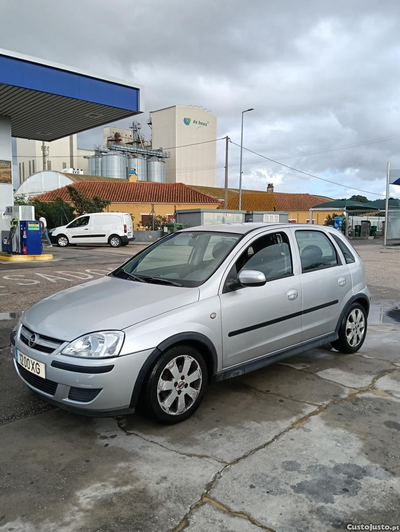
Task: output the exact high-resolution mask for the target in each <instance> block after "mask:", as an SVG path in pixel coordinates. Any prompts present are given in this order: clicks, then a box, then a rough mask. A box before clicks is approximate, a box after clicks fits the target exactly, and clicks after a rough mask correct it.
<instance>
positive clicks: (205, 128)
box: [150, 105, 217, 187]
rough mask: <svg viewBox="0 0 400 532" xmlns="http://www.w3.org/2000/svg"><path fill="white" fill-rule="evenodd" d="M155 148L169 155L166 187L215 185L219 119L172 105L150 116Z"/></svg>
mask: <svg viewBox="0 0 400 532" xmlns="http://www.w3.org/2000/svg"><path fill="white" fill-rule="evenodd" d="M150 117H151V119H150V125H151V128H152V146H153V148H159V147H162V148H163V149H164V150H166V151H169V152H170V155H171V156H170V158H169V159H168V160H167V161H166V179H167V183H186V184H187V185H204V186H210V187H213V186H215V184H216V160H217V147H216V142H215V139H216V138H217V117H216V116H214V115H213V114H212V113H210V112H209V111H205V110H204V109H201V108H199V107H194V106H183V105H173V106H171V107H167V108H165V109H159V110H158V111H152V112H151V113H150Z"/></svg>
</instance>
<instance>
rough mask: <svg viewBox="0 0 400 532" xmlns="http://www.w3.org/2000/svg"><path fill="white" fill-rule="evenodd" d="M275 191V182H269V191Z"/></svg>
mask: <svg viewBox="0 0 400 532" xmlns="http://www.w3.org/2000/svg"><path fill="white" fill-rule="evenodd" d="M273 191H274V184H273V183H268V186H267V192H269V193H270V194H272V192H273Z"/></svg>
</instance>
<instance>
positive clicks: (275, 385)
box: [0, 326, 400, 532]
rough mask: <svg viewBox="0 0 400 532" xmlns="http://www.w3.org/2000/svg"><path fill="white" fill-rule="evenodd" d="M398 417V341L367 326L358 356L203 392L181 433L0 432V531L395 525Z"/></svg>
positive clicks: (327, 353)
mask: <svg viewBox="0 0 400 532" xmlns="http://www.w3.org/2000/svg"><path fill="white" fill-rule="evenodd" d="M8 357H9V355H8V353H6V350H5V349H3V350H2V351H1V360H2V363H4V364H5V365H7V364H10V363H11V360H10V358H8ZM25 400H26V396H25V395H24V394H22V393H21V395H20V397H19V398H18V397H17V396H16V397H15V398H14V402H18V401H19V402H22V403H24V402H25ZM38 401H39V400H38ZM399 406H400V331H399V330H398V328H397V327H392V326H380V327H379V326H372V327H370V331H369V333H368V336H367V340H366V342H365V344H364V346H363V348H362V349H361V351H360V352H359V353H358V354H356V355H341V354H338V353H336V352H335V351H332V350H328V349H318V350H314V351H312V352H310V353H306V354H304V355H303V356H299V357H295V358H293V359H290V360H288V361H287V362H286V363H285V364H278V365H275V366H273V367H271V368H266V369H265V370H261V371H258V372H254V373H252V374H248V375H245V376H243V377H240V378H237V379H234V380H231V381H227V382H225V383H221V384H215V385H212V386H210V387H209V389H208V390H207V394H206V396H205V400H204V403H203V404H202V406H201V407H200V409H199V410H198V412H197V413H196V414H195V415H194V416H193V417H192V418H190V419H189V420H187V421H186V422H185V423H182V424H180V425H175V426H172V427H167V426H161V425H158V424H156V423H154V422H152V421H149V420H147V419H145V418H143V417H141V416H139V415H137V414H135V415H133V416H126V417H120V418H107V419H91V418H85V417H81V416H77V415H73V414H68V413H66V412H63V411H60V410H52V411H48V412H44V413H41V414H38V415H35V416H31V414H29V413H28V414H26V415H28V416H31V417H26V418H25V419H21V420H19V421H15V422H12V423H10V422H8V423H7V424H4V425H3V426H2V427H1V428H0V438H1V442H2V453H1V454H0V470H1V471H2V479H1V488H0V489H1V492H0V493H1V498H2V501H3V502H2V504H1V507H2V509H1V512H0V530H1V531H9V530H13V531H24V532H28V531H29V532H39V531H40V532H47V531H48V532H50V531H53V530H58V531H62V532H70V531H71V532H72V531H74V532H75V531H79V532H84V531H85V532H86V531H93V532H94V531H124V532H125V531H135V532H157V531H160V532H164V531H168V530H189V531H191V532H193V531H196V532H199V531H201V532H203V531H209V530H221V531H224V530H226V531H231V530H232V531H241V532H242V531H245V532H247V531H249V532H254V531H256V530H273V531H279V532H299V531H301V532H302V531H304V532H305V531H313V530H319V531H320V530H323V531H337V530H346V524H347V523H353V524H356V523H369V522H373V523H387V524H391V525H396V524H400V504H399V503H400V466H399V464H400V408H399ZM10 421H11V420H10Z"/></svg>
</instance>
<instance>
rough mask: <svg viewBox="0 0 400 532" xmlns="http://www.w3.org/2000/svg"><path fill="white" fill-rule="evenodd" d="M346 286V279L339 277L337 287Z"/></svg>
mask: <svg viewBox="0 0 400 532" xmlns="http://www.w3.org/2000/svg"><path fill="white" fill-rule="evenodd" d="M345 284H346V278H345V277H339V279H338V285H339V286H344V285H345Z"/></svg>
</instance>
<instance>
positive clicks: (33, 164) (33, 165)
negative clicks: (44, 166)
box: [32, 159, 36, 174]
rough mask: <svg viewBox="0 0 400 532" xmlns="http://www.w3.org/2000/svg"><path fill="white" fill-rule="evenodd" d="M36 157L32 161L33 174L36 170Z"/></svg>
mask: <svg viewBox="0 0 400 532" xmlns="http://www.w3.org/2000/svg"><path fill="white" fill-rule="evenodd" d="M35 170H36V169H35V159H34V160H33V161H32V174H35V173H36V171H35Z"/></svg>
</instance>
